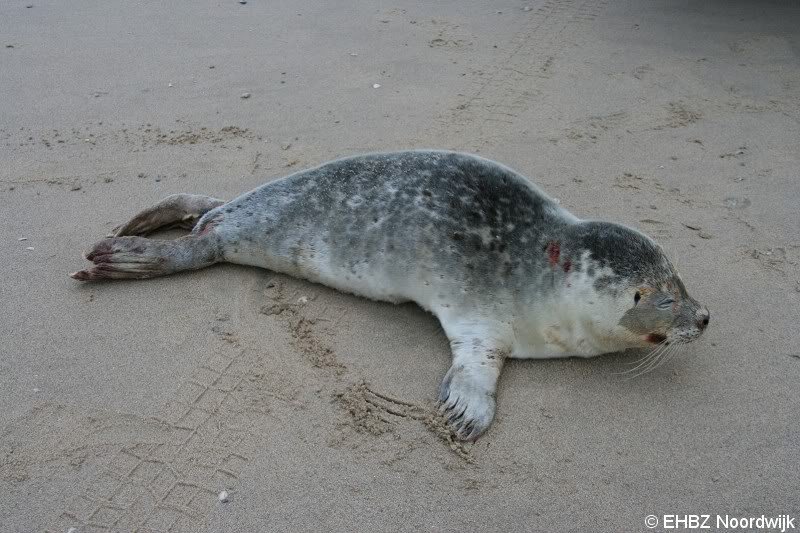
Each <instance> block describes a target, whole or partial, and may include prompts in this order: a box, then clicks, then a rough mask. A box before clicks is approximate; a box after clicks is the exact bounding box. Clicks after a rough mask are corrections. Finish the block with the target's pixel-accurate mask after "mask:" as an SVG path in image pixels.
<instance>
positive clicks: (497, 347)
mask: <svg viewBox="0 0 800 533" xmlns="http://www.w3.org/2000/svg"><path fill="white" fill-rule="evenodd" d="M445 329H447V328H445ZM450 345H451V346H452V349H453V365H452V366H451V367H450V370H449V371H448V372H447V374H446V375H445V377H444V380H443V381H442V385H441V387H440V388H439V412H440V413H442V414H443V415H444V417H445V418H447V420H448V422H449V424H450V426H451V427H452V429H453V432H454V433H455V435H456V436H457V437H458V438H459V439H462V440H475V439H477V438H478V437H479V436H480V435H481V434H482V433H483V432H484V431H486V430H487V429H488V428H489V425H490V424H491V423H492V420H493V419H494V412H495V405H496V400H495V397H496V394H495V393H496V390H497V379H498V378H499V377H500V371H501V370H502V368H503V361H504V360H505V357H506V354H507V353H508V348H507V347H505V346H503V345H501V344H500V343H497V342H493V341H492V340H491V337H490V336H483V335H480V334H478V335H474V334H473V336H459V337H455V338H454V337H450Z"/></svg>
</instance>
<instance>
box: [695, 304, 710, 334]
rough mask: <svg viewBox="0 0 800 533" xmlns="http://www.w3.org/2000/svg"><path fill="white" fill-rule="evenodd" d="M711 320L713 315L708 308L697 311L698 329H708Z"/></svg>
mask: <svg viewBox="0 0 800 533" xmlns="http://www.w3.org/2000/svg"><path fill="white" fill-rule="evenodd" d="M709 320H711V313H710V312H709V311H708V309H707V308H705V307H704V308H702V309H699V310H698V311H697V327H698V328H700V330H704V329H706V327H708V322H709Z"/></svg>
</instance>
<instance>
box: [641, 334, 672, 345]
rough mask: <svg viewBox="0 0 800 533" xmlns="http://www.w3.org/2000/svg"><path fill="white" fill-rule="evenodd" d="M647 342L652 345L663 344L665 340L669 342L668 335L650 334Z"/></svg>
mask: <svg viewBox="0 0 800 533" xmlns="http://www.w3.org/2000/svg"><path fill="white" fill-rule="evenodd" d="M646 340H647V342H649V343H650V344H661V343H662V342H664V341H665V340H667V336H666V335H662V334H661V333H650V334H649V335H647V337H646Z"/></svg>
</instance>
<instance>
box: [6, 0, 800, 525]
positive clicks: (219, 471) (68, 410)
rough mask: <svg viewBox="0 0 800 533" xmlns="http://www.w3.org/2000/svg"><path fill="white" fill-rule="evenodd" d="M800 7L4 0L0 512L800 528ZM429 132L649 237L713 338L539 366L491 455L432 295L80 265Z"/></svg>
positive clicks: (158, 520) (497, 428)
mask: <svg viewBox="0 0 800 533" xmlns="http://www.w3.org/2000/svg"><path fill="white" fill-rule="evenodd" d="M798 28H800V4H797V3H793V2H778V1H774V2H755V1H744V0H737V1H733V2H722V1H719V0H712V1H707V2H656V1H654V0H641V1H633V0H620V1H616V0H532V1H529V2H526V1H507V0H499V1H496V2H491V3H489V2H478V1H474V0H466V1H455V0H443V1H441V2H435V3H432V2H414V1H406V0H401V1H398V2H392V3H387V2H367V1H362V0H357V1H355V2H313V1H309V0H299V1H296V2H266V1H262V0H249V1H248V2H246V3H240V2H237V1H235V0H226V1H213V2H208V1H204V0H199V1H197V2H185V1H178V2H155V1H149V0H148V1H139V2H122V1H118V0H113V1H107V2H96V1H90V0H72V1H70V2H56V1H52V0H24V1H18V0H9V1H7V2H3V3H2V4H0V162H2V164H0V220H2V224H0V249H2V255H3V257H4V260H3V270H4V276H3V282H2V284H0V301H2V302H3V306H2V307H3V312H2V317H1V318H0V338H2V341H1V342H0V406H2V409H0V488H2V494H3V496H2V497H0V530H2V531H8V532H26V533H27V532H43V531H47V532H52V533H56V532H64V533H66V532H72V533H88V532H100V531H103V532H111V531H119V532H131V531H142V532H144V531H149V532H150V531H152V532H196V531H209V532H211V531H213V532H241V533H245V532H248V533H250V532H256V531H264V532H267V531H292V532H299V531H309V532H312V531H313V532H317V531H342V532H345V531H349V532H352V531H375V532H389V531H431V532H451V531H452V532H456V531H458V532H463V531H498V532H499V531H537V532H557V531H576V532H578V531H580V532H584V531H608V532H620V531H626V532H627V531H664V529H663V525H664V524H663V523H659V524H658V526H657V527H656V528H655V529H648V528H647V527H646V525H645V517H646V516H648V515H656V516H657V517H658V518H659V520H663V515H665V514H679V515H684V514H710V515H712V516H713V515H718V514H719V515H726V514H728V515H736V516H740V517H749V516H760V515H762V514H764V515H767V516H770V515H778V514H783V513H785V514H789V515H800V492H798V486H799V485H800V476H799V475H798V469H797V465H798V459H800V395H799V394H798V382H799V381H800V347H799V344H800V334H798V330H797V324H798V322H799V321H800V320H799V319H800V264H798V262H799V261H800V237H798V229H800V210H798V205H800V181H799V180H800V33H799V32H798ZM404 148H444V149H455V150H463V151H468V152H474V153H478V154H480V155H483V156H485V157H488V158H491V159H494V160H497V161H500V162H503V163H505V164H507V165H509V166H511V167H513V168H515V169H517V170H518V171H519V172H521V173H522V174H524V175H526V176H529V177H530V179H531V180H532V181H534V182H535V183H536V184H538V185H539V186H540V187H541V188H543V189H544V190H545V191H547V192H548V194H550V195H551V196H553V197H555V198H558V199H559V201H560V202H561V204H562V205H563V206H564V207H566V208H567V209H569V210H571V211H572V212H573V213H575V214H576V215H577V216H579V217H582V218H601V219H604V220H611V221H617V222H621V223H624V224H627V225H630V226H632V227H635V228H638V229H640V230H642V231H644V232H645V233H647V234H649V235H651V236H652V237H653V238H655V239H656V240H657V241H658V242H659V243H660V244H661V245H662V246H663V247H664V249H665V250H666V251H667V253H668V255H669V256H670V257H671V258H672V260H673V262H674V263H675V264H676V265H677V267H678V269H679V270H680V272H681V275H682V277H683V279H684V281H685V282H686V285H687V287H688V289H689V291H690V292H691V293H692V294H693V295H694V296H695V297H696V298H697V299H698V300H700V301H702V302H703V303H704V304H705V305H707V306H708V307H709V309H710V310H711V316H712V321H711V326H710V327H709V329H708V331H707V332H706V334H705V335H704V336H703V337H702V338H701V339H700V340H699V341H698V342H696V343H694V344H692V345H690V346H687V347H686V349H685V350H684V351H683V352H682V353H680V354H679V355H678V356H677V357H675V358H674V359H672V360H671V361H670V362H669V363H668V364H666V365H664V366H662V367H660V368H659V369H657V370H656V371H654V372H652V373H649V374H646V375H644V376H642V377H639V378H636V379H625V378H624V377H621V376H620V375H618V373H620V372H624V371H625V370H626V369H628V368H630V364H631V363H632V362H634V361H636V360H637V359H638V358H639V357H641V356H642V355H643V354H642V353H641V352H627V353H624V354H611V355H608V356H603V357H598V358H594V359H590V360H579V359H564V360H548V361H511V362H509V363H508V364H507V366H506V369H505V371H504V373H503V376H502V379H501V382H500V388H499V392H498V414H497V417H496V419H495V422H494V424H493V425H492V427H491V429H490V430H489V431H488V433H487V434H486V435H485V436H483V437H482V438H481V439H479V440H478V441H477V442H476V443H474V444H460V443H456V442H453V441H452V439H451V438H450V436H449V434H448V433H447V432H446V431H444V430H443V429H442V427H441V425H440V424H439V423H438V422H437V420H436V419H435V417H434V416H433V412H434V410H433V402H434V400H435V394H436V390H437V387H438V385H439V382H440V381H441V379H442V377H443V375H444V373H445V372H446V370H447V368H448V367H449V364H450V361H449V360H450V352H449V346H448V343H447V339H446V338H445V336H444V334H443V332H442V331H441V328H440V326H439V324H438V323H437V321H436V320H435V318H434V317H433V316H432V315H430V314H428V313H426V312H425V311H423V310H421V309H420V308H418V307H416V306H415V305H410V304H407V305H397V306H396V305H390V304H382V303H376V302H371V301H367V300H364V299H359V298H356V297H354V296H349V295H345V294H341V293H338V292H336V291H333V290H331V289H328V288H325V287H322V286H319V285H315V284H311V283H307V282H304V281H300V280H297V279H292V278H289V277H286V276H282V275H278V274H275V273H273V272H269V271H266V270H259V269H255V268H245V267H240V266H233V265H219V266H215V267H212V268H209V269H205V270H202V271H197V272H192V273H186V274H181V275H175V276H170V277H165V278H159V279H153V280H147V281H130V282H128V281H126V282H118V283H94V284H93V283H86V284H84V283H80V282H77V281H74V280H72V279H70V278H69V277H68V273H69V272H72V271H75V270H78V269H80V268H83V267H84V266H85V265H86V264H87V263H86V262H85V261H84V259H83V258H82V253H83V251H85V250H86V249H87V247H88V246H89V245H91V244H92V243H93V242H95V241H97V240H99V239H101V238H103V237H104V236H105V235H106V234H107V233H108V232H109V231H110V230H111V229H112V228H113V227H115V226H116V225H118V224H120V223H122V222H124V221H126V220H127V219H128V218H130V217H131V216H132V215H134V214H135V213H136V212H137V211H139V210H141V209H143V208H145V207H148V206H150V205H152V204H154V203H155V202H157V201H159V200H160V199H162V198H164V197H165V196H167V195H169V194H172V193H177V192H190V193H197V194H207V195H211V196H215V197H218V198H224V199H230V198H233V197H235V196H237V195H239V194H240V193H242V192H245V191H248V190H250V189H252V188H254V187H256V186H258V185H260V184H262V183H264V182H266V181H269V180H272V179H276V178H279V177H281V176H284V175H286V174H289V173H291V172H294V171H297V170H300V169H302V168H305V167H310V166H313V165H316V164H319V163H322V162H324V161H327V160H330V159H333V158H337V157H341V156H346V155H351V154H357V153H362V152H368V151H378V150H395V149H404ZM179 234H180V233H179V232H170V233H167V234H166V236H167V237H170V236H175V235H179ZM222 491H225V492H226V493H227V494H228V498H227V499H228V500H229V501H227V502H220V498H219V494H220V492H222ZM71 528H74V529H71ZM714 530H715V529H712V531H714ZM719 531H722V530H721V529H719Z"/></svg>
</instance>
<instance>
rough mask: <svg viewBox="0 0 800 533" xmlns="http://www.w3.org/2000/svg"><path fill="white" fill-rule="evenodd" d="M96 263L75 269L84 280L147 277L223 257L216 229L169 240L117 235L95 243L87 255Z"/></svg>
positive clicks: (165, 273) (218, 259)
mask: <svg viewBox="0 0 800 533" xmlns="http://www.w3.org/2000/svg"><path fill="white" fill-rule="evenodd" d="M86 259H88V260H89V261H91V262H93V263H94V266H92V267H90V268H87V269H86V270H81V271H78V272H73V273H72V274H70V276H71V277H73V278H74V279H77V280H80V281H94V280H100V279H144V278H155V277H158V276H166V275H168V274H173V273H175V272H180V271H182V270H196V269H198V268H203V267H207V266H210V265H213V264H214V263H216V262H218V261H220V260H222V252H221V246H220V243H219V237H218V236H217V235H216V234H215V233H214V232H209V233H205V234H203V235H188V236H186V237H181V238H179V239H175V240H171V241H165V240H155V239H146V238H144V237H113V238H111V239H105V240H102V241H100V242H98V243H97V244H95V245H94V246H93V247H92V249H91V250H90V251H89V252H88V253H87V254H86Z"/></svg>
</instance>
